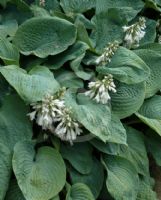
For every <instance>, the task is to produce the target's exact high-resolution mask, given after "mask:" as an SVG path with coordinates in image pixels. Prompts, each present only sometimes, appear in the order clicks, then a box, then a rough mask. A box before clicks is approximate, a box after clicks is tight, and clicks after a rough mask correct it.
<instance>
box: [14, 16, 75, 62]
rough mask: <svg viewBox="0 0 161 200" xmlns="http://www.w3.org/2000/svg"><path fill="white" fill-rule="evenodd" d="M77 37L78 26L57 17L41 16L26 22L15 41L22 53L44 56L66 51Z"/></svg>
mask: <svg viewBox="0 0 161 200" xmlns="http://www.w3.org/2000/svg"><path fill="white" fill-rule="evenodd" d="M75 38H76V28H75V26H74V25H73V24H71V23H70V22H68V21H66V20H64V19H60V18H57V17H40V18H32V19H29V20H27V21H26V22H24V23H23V24H22V25H21V26H20V27H19V28H18V31H17V32H16V35H15V37H14V40H13V42H14V44H15V45H16V46H17V47H18V48H19V50H20V52H21V53H23V54H25V55H29V54H34V55H36V56H38V57H41V58H44V57H47V56H48V55H56V54H58V53H60V52H62V51H64V50H65V49H67V47H68V46H69V45H71V44H73V43H74V41H75Z"/></svg>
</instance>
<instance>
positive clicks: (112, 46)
mask: <svg viewBox="0 0 161 200" xmlns="http://www.w3.org/2000/svg"><path fill="white" fill-rule="evenodd" d="M118 47H119V43H118V42H117V41H115V42H113V43H109V45H108V46H107V47H106V48H105V49H104V52H103V53H102V55H101V56H99V57H98V58H97V59H96V61H95V63H96V64H97V65H105V64H107V63H109V62H111V58H112V56H113V55H114V54H115V52H116V50H117V49H118Z"/></svg>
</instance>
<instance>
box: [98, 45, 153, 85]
mask: <svg viewBox="0 0 161 200" xmlns="http://www.w3.org/2000/svg"><path fill="white" fill-rule="evenodd" d="M97 71H98V72H100V73H102V74H113V76H114V78H116V79H117V80H119V81H121V82H124V83H127V84H134V83H139V82H142V81H144V80H146V79H147V78H148V76H149V74H150V71H149V68H148V66H147V65H146V64H145V63H144V62H143V61H142V60H141V59H140V58H139V57H138V56H137V55H136V54H135V53H133V52H132V51H130V50H128V49H126V48H124V47H120V48H119V49H118V50H117V51H116V52H115V55H114V56H113V57H112V60H111V62H110V63H109V64H107V66H99V67H97Z"/></svg>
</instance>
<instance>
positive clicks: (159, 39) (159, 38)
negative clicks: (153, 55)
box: [158, 35, 161, 44]
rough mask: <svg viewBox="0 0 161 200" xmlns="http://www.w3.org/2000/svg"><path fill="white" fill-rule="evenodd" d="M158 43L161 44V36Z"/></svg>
mask: <svg viewBox="0 0 161 200" xmlns="http://www.w3.org/2000/svg"><path fill="white" fill-rule="evenodd" d="M158 43H159V44H161V35H159V36H158Z"/></svg>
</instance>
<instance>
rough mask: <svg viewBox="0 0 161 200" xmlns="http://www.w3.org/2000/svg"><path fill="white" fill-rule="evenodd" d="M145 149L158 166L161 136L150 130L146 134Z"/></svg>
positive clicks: (159, 164) (160, 163)
mask: <svg viewBox="0 0 161 200" xmlns="http://www.w3.org/2000/svg"><path fill="white" fill-rule="evenodd" d="M146 145H147V151H148V152H149V153H151V155H152V156H153V158H154V159H155V161H156V163H157V165H158V166H161V154H160V152H161V137H160V136H159V135H157V134H155V132H153V131H150V132H149V134H148V135H147V136H146Z"/></svg>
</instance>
